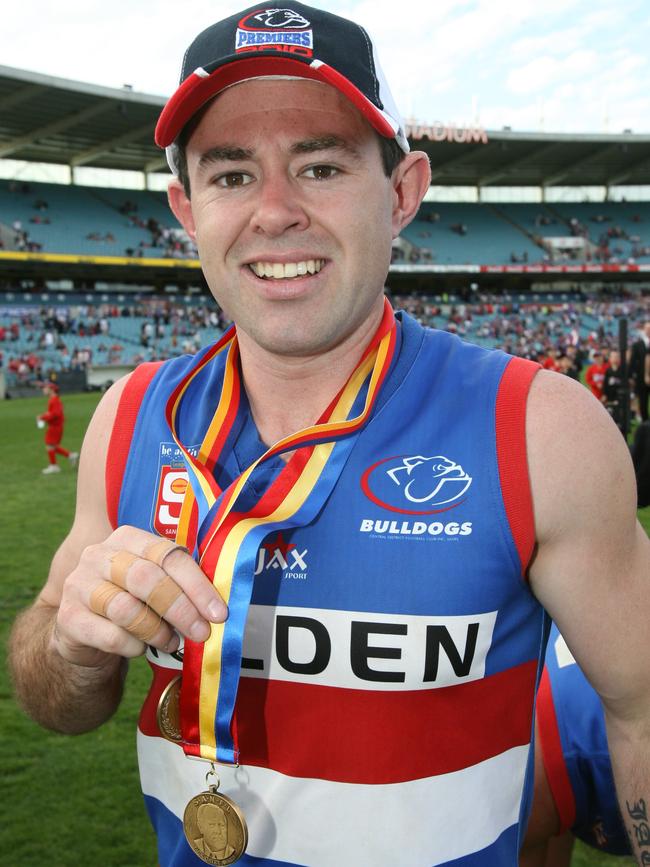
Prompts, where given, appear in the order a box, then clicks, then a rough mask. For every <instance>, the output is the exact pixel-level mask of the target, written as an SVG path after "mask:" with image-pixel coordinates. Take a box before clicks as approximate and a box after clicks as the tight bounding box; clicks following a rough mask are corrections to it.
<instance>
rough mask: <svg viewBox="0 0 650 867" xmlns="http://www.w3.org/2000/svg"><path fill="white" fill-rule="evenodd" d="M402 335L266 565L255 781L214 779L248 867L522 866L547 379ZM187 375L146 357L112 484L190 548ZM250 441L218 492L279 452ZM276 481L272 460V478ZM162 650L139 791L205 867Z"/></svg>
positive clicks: (536, 654) (240, 440) (163, 835)
mask: <svg viewBox="0 0 650 867" xmlns="http://www.w3.org/2000/svg"><path fill="white" fill-rule="evenodd" d="M399 330H400V347H399V353H398V357H397V359H396V361H395V362H394V363H393V366H392V368H391V370H390V372H389V374H388V377H387V380H386V382H385V385H384V387H383V390H382V392H381V394H380V397H379V399H378V403H377V406H376V408H375V410H374V412H373V415H372V418H371V419H370V421H369V422H368V423H367V425H366V426H365V427H364V428H363V430H362V431H361V433H360V434H359V435H358V437H357V439H356V442H355V444H354V447H353V449H352V450H351V453H350V455H349V458H348V459H347V462H346V464H345V466H344V468H343V470H342V472H341V475H340V477H339V479H338V483H337V485H336V487H335V488H334V490H333V491H332V493H331V495H330V496H329V497H328V498H327V501H326V502H325V503H324V504H323V506H322V508H321V510H320V512H319V513H318V515H317V517H316V518H315V519H314V520H312V521H311V522H310V523H309V524H308V525H307V526H299V527H296V528H294V529H291V530H290V531H287V532H283V531H280V532H276V531H274V532H273V533H272V534H270V535H269V537H267V538H266V539H265V540H264V542H263V544H262V545H261V546H260V548H259V551H258V553H257V559H256V562H255V581H254V587H253V595H252V602H251V606H250V609H249V613H248V619H247V624H246V633H245V638H244V648H243V653H242V659H241V679H240V681H239V690H238V693H237V703H236V707H235V715H234V720H233V729H234V730H235V731H236V737H237V742H238V745H239V752H240V761H241V765H242V767H240V768H239V769H238V770H233V769H231V768H228V767H223V768H221V767H220V768H219V774H220V778H221V791H222V792H223V793H224V794H226V795H228V796H230V797H231V798H232V799H233V800H234V801H236V802H237V803H238V804H239V806H240V807H241V809H242V810H243V812H244V814H245V815H246V817H247V821H248V825H249V845H248V850H247V853H246V855H245V856H244V857H243V858H242V859H241V862H240V863H242V864H267V865H297V864H307V865H311V867H331V865H332V864H337V865H350V867H352V865H354V867H360V865H369V867H370V865H372V867H381V865H386V867H388V865H390V867H393V865H395V864H412V865H434V864H435V865H449V867H451V865H455V867H470V865H471V867H477V865H486V867H487V865H489V867H497V865H512V867H515V865H516V864H517V858H518V850H519V844H520V836H521V833H522V827H524V826H525V819H526V816H527V812H528V808H529V800H530V797H531V785H530V783H531V772H532V763H531V741H532V731H533V713H534V701H535V693H536V689H537V684H538V680H539V675H540V672H541V658H540V657H541V655H542V654H543V648H544V643H545V638H546V632H547V618H546V616H545V614H544V612H543V610H542V608H541V607H540V605H539V604H538V603H537V601H536V600H535V598H534V597H533V596H532V594H531V592H530V589H529V587H528V584H527V581H526V577H525V572H526V567H527V565H528V562H529V559H530V556H531V553H532V550H533V545H534V530H533V517H532V516H533V513H532V503H531V499H530V487H529V483H528V474H527V464H526V446H525V407H526V398H527V393H528V389H529V386H530V382H531V381H532V378H533V376H534V375H535V373H536V371H537V369H538V367H537V366H536V365H533V364H531V363H530V362H526V361H523V360H521V359H513V358H511V357H510V356H507V355H505V354H503V353H500V352H488V351H485V350H483V349H480V348H478V347H475V346H471V345H469V344H465V343H463V342H462V341H461V340H459V339H458V338H456V337H454V336H452V335H449V334H447V333H444V332H434V331H430V330H428V329H423V328H421V327H420V326H419V325H418V324H417V323H415V322H414V321H413V320H411V319H409V318H408V317H407V316H402V317H401V319H400V325H399ZM192 363H193V359H190V358H180V359H175V360H173V361H170V362H167V363H165V364H163V365H161V366H157V367H149V366H143V367H142V368H139V369H138V370H137V371H136V373H135V374H134V375H133V377H132V381H131V383H130V385H129V387H128V388H127V389H126V390H125V393H124V396H123V399H122V404H121V406H120V410H119V416H118V417H119V419H120V423H119V424H118V425H117V426H116V428H115V431H114V435H113V439H112V442H111V448H110V451H109V461H108V474H107V489H108V503H109V513H110V514H111V515H112V518H113V521H114V523H115V524H116V525H117V524H132V525H135V526H139V527H141V528H143V529H145V530H148V531H150V532H156V533H158V534H160V535H162V536H168V537H170V538H173V537H174V534H175V529H176V526H177V524H178V518H179V514H180V508H181V503H182V499H183V493H184V490H185V486H186V484H187V472H186V470H185V466H184V463H183V460H182V456H181V454H180V450H179V449H178V448H177V446H176V445H175V443H174V441H173V438H172V436H171V433H170V431H169V429H168V427H167V425H166V423H165V420H164V407H165V404H166V402H167V399H168V397H169V394H170V393H171V391H172V390H173V388H174V387H175V386H176V385H177V384H178V383H179V382H180V381H181V379H182V378H183V376H184V375H185V373H186V372H187V370H188V368H189V366H190V365H191V364H192ZM201 375H202V376H203V387H202V390H201V392H200V395H199V396H198V397H197V398H196V399H195V400H194V402H193V403H192V405H191V406H188V407H186V408H185V410H184V411H185V416H184V430H185V431H186V432H187V433H186V442H185V443H184V445H185V446H186V447H187V448H188V449H190V450H191V449H192V448H193V447H198V446H199V445H200V443H201V441H202V439H203V435H204V433H205V430H206V427H207V425H208V424H209V422H210V420H211V418H212V414H213V412H214V408H215V405H216V402H217V400H218V396H219V393H220V388H221V378H222V375H223V366H222V364H221V362H220V361H219V360H218V359H215V363H214V364H212V363H211V364H210V365H208V366H207V368H206V369H205V371H204V372H203V373H202V374H201ZM233 437H234V439H233V447H232V450H231V451H230V452H229V453H228V454H227V455H224V457H223V460H222V461H220V463H219V465H218V466H217V467H215V473H216V474H218V475H219V484H220V485H221V486H222V487H223V486H224V485H225V484H227V483H228V482H229V481H230V480H232V479H233V478H235V477H236V476H237V475H239V474H240V473H241V472H242V471H243V470H244V469H245V467H246V466H247V465H248V464H249V463H250V462H251V461H252V460H254V459H255V458H257V457H259V455H260V454H261V453H262V452H263V451H264V450H265V446H264V445H263V444H262V443H261V442H260V439H259V437H258V434H257V430H256V428H255V425H254V423H253V421H252V417H251V416H250V413H244V414H243V417H242V422H241V425H240V429H239V430H238V431H236V432H234V434H233ZM276 460H280V459H279V458H278V459H276ZM277 470H278V467H277V466H275V465H274V464H273V460H271V461H269V462H268V478H269V480H271V479H273V478H274V477H275V474H276V473H277ZM120 480H121V484H120ZM258 484H259V485H260V494H261V493H263V490H264V486H265V481H264V479H262V480H261V481H259V480H258ZM148 659H149V662H150V664H151V667H152V670H153V682H152V687H151V691H150V693H149V696H148V697H147V699H146V701H145V704H144V707H143V710H142V713H141V716H140V721H139V732H138V749H139V759H140V769H141V779H142V787H143V792H144V795H145V799H146V803H147V807H148V809H149V812H150V815H151V818H152V821H153V823H154V826H155V828H156V832H157V835H158V840H159V859H160V863H161V865H162V867H172V865H173V867H180V865H195V864H199V863H200V862H199V861H198V859H197V857H196V856H195V855H194V854H193V853H192V852H191V850H190V848H189V846H188V844H187V842H186V841H185V838H184V835H183V831H182V825H181V818H182V815H183V810H184V807H185V805H186V803H187V802H188V801H189V800H190V799H191V798H192V797H194V796H195V795H196V794H198V793H199V792H200V791H202V790H204V789H205V771H206V766H204V764H203V763H201V762H197V761H193V760H190V759H188V758H186V756H185V755H184V753H183V750H182V749H181V748H180V747H179V746H178V745H176V744H174V743H171V742H169V741H166V740H165V739H164V738H162V737H161V734H160V731H159V730H158V726H157V723H156V708H157V705H158V700H159V697H160V694H161V692H162V690H163V689H164V687H165V686H166V684H167V683H169V681H170V680H171V679H172V678H173V677H175V676H176V675H177V674H179V673H180V672H181V670H182V651H180V652H178V653H176V654H173V655H168V654H164V653H161V652H158V651H156V652H152V651H150V652H149V653H148Z"/></svg>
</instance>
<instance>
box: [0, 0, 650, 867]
mask: <svg viewBox="0 0 650 867" xmlns="http://www.w3.org/2000/svg"><path fill="white" fill-rule="evenodd" d="M156 139H157V142H158V144H159V145H160V146H161V147H165V148H166V149H167V154H168V158H169V162H170V165H171V167H172V169H173V171H174V173H175V175H176V177H175V179H174V180H172V182H171V183H170V187H169V201H170V204H171V207H172V210H173V211H174V213H175V214H176V216H177V217H178V219H179V221H180V222H181V223H182V225H183V226H184V227H185V229H186V231H187V232H188V234H189V235H190V237H191V238H192V239H193V240H194V241H195V242H196V244H197V247H198V250H199V254H200V257H201V261H202V265H203V269H204V273H205V276H206V280H207V282H208V284H209V286H210V289H211V291H212V293H213V294H214V296H215V298H216V299H217V301H218V302H219V304H220V305H221V306H222V307H223V308H224V310H225V311H226V312H227V313H228V314H229V315H230V316H231V317H232V319H233V321H234V323H235V325H234V326H233V328H232V329H231V330H230V331H228V332H227V333H226V334H225V335H224V337H223V338H222V339H221V340H220V341H219V342H218V343H217V344H216V345H214V346H212V347H207V348H206V349H205V350H203V351H201V352H200V353H198V355H197V356H193V357H183V358H179V359H174V360H172V361H170V362H167V363H165V364H163V365H161V366H148V365H143V366H141V367H139V368H138V369H137V370H136V371H135V372H134V373H133V374H132V375H131V376H130V377H129V378H128V379H126V380H125V381H123V382H121V383H119V384H117V385H116V386H115V387H114V388H113V389H111V390H110V391H109V392H108V393H107V395H106V397H105V398H104V400H103V401H102V403H101V404H100V407H99V408H98V410H97V413H96V415H95V417H94V419H93V421H92V422H91V425H90V428H89V430H88V434H87V436H86V441H85V444H84V449H83V455H82V460H81V467H80V482H79V494H78V509H77V515H76V518H75V523H74V526H73V528H72V530H71V532H70V534H69V536H68V537H67V539H66V540H65V541H64V542H63V544H62V546H61V548H60V549H59V551H58V552H57V554H56V556H55V558H54V562H53V564H52V568H51V572H50V575H49V578H48V580H47V583H46V585H45V587H44V589H43V591H42V592H41V594H40V595H39V598H38V600H37V601H36V602H35V604H34V605H33V606H32V607H31V608H30V609H29V610H28V611H27V612H25V613H24V614H23V615H22V617H21V618H20V619H19V621H18V622H17V624H16V627H15V630H14V634H13V641H12V666H13V671H14V677H15V682H16V686H17V691H18V695H19V697H20V698H21V700H22V702H23V703H24V705H25V707H26V708H27V709H28V710H29V712H30V713H32V715H33V716H34V717H35V718H37V719H38V720H39V721H40V722H41V723H42V724H44V725H46V726H50V727H52V728H56V729H59V730H62V731H68V732H77V731H85V730H87V729H89V728H91V727H93V726H96V725H99V724H100V723H101V722H103V721H104V720H105V719H106V718H107V717H108V716H110V714H111V713H112V712H113V711H114V710H115V708H116V707H117V705H118V703H119V700H120V695H121V686H122V680H123V676H124V671H125V660H126V659H127V658H129V657H133V656H137V655H138V654H141V653H143V652H145V651H146V652H147V656H148V659H149V661H150V663H151V667H152V670H153V681H152V686H151V691H150V693H149V696H148V697H147V700H146V701H145V704H144V707H143V710H142V714H141V717H140V722H139V733H138V750H139V758H140V767H141V778H142V787H143V792H144V795H145V799H146V803H147V807H148V809H149V812H150V815H151V818H152V821H153V824H154V826H155V828H156V831H157V834H158V839H159V861H160V864H161V865H163V867H167V865H174V867H178V865H193V864H196V863H198V862H197V858H200V859H203V860H206V859H207V856H206V853H205V852H204V851H202V849H201V847H200V846H199V845H198V844H197V842H196V841H197V840H198V839H199V838H200V837H201V831H200V829H199V827H198V819H197V817H198V815H199V810H201V808H202V807H203V806H204V805H212V806H214V807H215V808H218V809H219V810H220V811H221V813H222V814H223V816H225V817H226V819H227V822H228V843H229V846H232V847H233V852H232V853H231V854H230V855H229V856H228V859H226V860H217V861H215V860H213V861H209V862H208V863H224V864H225V863H232V862H233V861H234V860H236V859H237V858H241V859H242V861H243V863H251V864H252V863H255V864H268V865H272V864H276V865H277V864H286V865H291V864H303V865H313V867H331V865H333V864H337V865H338V864H340V865H355V867H358V865H367V867H378V865H386V867H388V865H390V867H393V865H396V864H400V865H433V864H449V865H452V864H453V865H456V867H461V865H467V867H469V865H472V867H475V865H478V864H483V865H486V867H495V865H497V867H498V865H515V864H516V863H517V855H518V850H519V845H520V840H521V837H522V833H523V826H524V824H525V820H526V816H527V813H528V809H529V802H530V797H531V740H532V730H533V709H534V699H535V692H536V688H537V683H538V679H539V672H540V670H541V659H542V656H543V649H544V644H545V639H546V633H547V616H546V614H545V611H544V608H546V609H548V611H549V612H550V613H551V614H552V615H553V617H554V618H555V619H556V621H557V622H558V624H559V625H560V627H561V629H562V632H563V634H564V636H565V638H566V640H567V642H568V644H569V646H570V647H571V649H572V651H573V653H574V655H575V657H576V659H578V661H579V662H580V663H581V665H582V668H583V670H584V671H585V672H586V674H587V675H588V677H589V678H590V679H591V682H592V683H593V685H594V686H595V688H596V689H597V690H598V691H599V693H600V695H601V697H602V700H603V703H604V707H605V710H606V714H607V721H608V727H609V737H610V745H611V752H612V759H613V764H614V769H615V773H616V776H617V782H618V785H619V787H620V796H621V800H622V804H623V807H624V809H626V810H627V819H628V825H629V828H630V831H631V833H637V835H638V840H639V845H640V847H641V848H640V849H639V853H640V854H639V858H640V859H641V858H643V857H646V856H647V858H650V841H649V842H648V844H647V846H646V844H645V842H644V838H643V830H641V831H639V830H638V829H639V828H641V829H642V828H643V827H644V822H645V821H646V818H647V817H646V818H644V811H645V803H646V802H648V801H649V798H650V787H649V781H648V767H647V764H648V759H647V757H648V755H649V752H648V720H649V703H650V689H649V688H648V687H649V686H650V676H649V673H648V666H647V660H648V659H649V658H650V633H649V631H648V630H647V627H646V622H647V612H648V601H647V600H648V589H649V585H650V582H649V576H648V561H649V558H648V540H647V537H646V536H645V535H644V534H643V532H642V530H641V529H640V527H638V525H637V523H636V520H635V495H634V475H633V471H632V467H631V464H630V460H629V456H628V454H627V450H626V448H625V445H624V443H623V442H622V440H621V437H620V434H619V433H618V431H617V430H616V428H615V427H614V426H613V425H612V423H611V420H610V419H609V417H608V415H607V413H606V412H605V410H604V409H603V408H602V407H601V406H599V405H598V404H595V402H594V401H593V399H592V398H591V396H590V395H589V394H588V393H586V392H585V391H584V389H582V387H581V386H579V385H578V384H577V383H575V382H572V381H570V380H568V379H567V378H564V377H561V376H556V375H554V374H551V373H548V372H545V371H539V368H538V366H537V365H534V364H532V363H530V362H526V361H523V360H520V359H514V358H511V357H509V356H507V355H505V354H503V353H499V352H486V351H484V350H482V349H479V348H478V347H474V346H470V345H469V344H464V343H463V342H462V341H460V340H458V339H457V338H455V337H453V336H452V335H449V334H447V333H440V332H435V331H431V330H428V329H423V328H421V327H420V326H419V325H418V324H417V323H416V322H414V321H413V320H411V319H410V318H409V317H407V316H404V315H397V316H395V315H394V314H393V311H392V310H391V308H390V306H389V305H388V303H387V301H386V300H385V298H384V291H383V290H384V281H385V279H386V275H387V272H388V267H389V263H390V249H391V242H392V240H393V239H394V238H395V237H396V236H397V235H398V234H399V232H400V231H401V229H402V228H403V227H404V226H405V225H407V223H408V222H409V221H410V220H411V219H412V218H413V217H414V215H415V214H416V212H417V209H418V207H419V204H420V202H421V200H422V197H423V196H424V194H425V192H426V190H427V187H428V184H429V178H430V174H429V166H428V163H427V160H426V156H425V155H424V154H422V153H418V152H410V150H409V146H408V142H407V141H406V138H405V135H404V130H403V126H402V123H401V120H400V118H399V114H398V112H397V110H396V108H395V106H394V104H393V100H392V98H391V97H390V94H389V92H388V88H387V86H386V82H385V80H384V78H383V75H382V73H381V69H380V67H379V65H378V62H377V58H376V54H375V51H374V47H373V45H372V42H371V40H370V38H369V36H368V34H367V33H366V32H365V30H363V29H362V28H361V27H359V26H358V25H356V24H353V23H352V22H350V21H347V20H345V19H342V18H338V17H336V16H333V15H331V14H329V13H327V12H323V11H322V10H318V9H313V8H310V7H307V6H304V5H302V4H299V3H294V4H292V5H291V6H290V7H287V8H282V9H280V8H277V7H272V8H271V7H269V8H265V7H263V6H262V7H259V6H258V7H253V8H251V9H249V10H245V11H243V12H241V13H238V14H237V15H234V16H232V17H231V18H228V19H225V20H224V21H220V22H218V23H217V24H215V25H213V26H212V27H210V28H208V29H207V30H206V31H204V32H203V33H201V34H200V35H199V36H198V37H197V38H196V40H195V41H194V42H193V43H192V45H191V46H190V48H189V49H188V51H187V53H186V55H185V59H184V63H183V70H182V73H181V84H180V86H179V88H178V90H177V91H176V93H175V94H174V95H173V96H172V97H171V99H170V100H169V102H168V104H167V106H166V107H165V109H164V110H163V112H162V115H161V118H160V121H159V123H158V127H157V132H156ZM594 404H595V405H594ZM111 432H112V433H111ZM605 499H606V501H607V510H606V512H605V513H604V512H603V509H602V507H601V503H602V502H603V501H604V500H605ZM161 536H162V537H163V538H162V539H161V538H160V537H161ZM196 759H201V760H203V763H202V762H201V761H196ZM205 763H207V764H205ZM210 763H212V764H210ZM206 770H207V771H208V774H207V788H206V782H205V779H206ZM213 773H214V774H215V775H216V776H213ZM210 780H213V782H212V784H210ZM213 812H215V811H213ZM204 813H205V810H202V812H201V815H203V814H204ZM388 827H390V828H391V833H390V834H389V835H387V834H386V828H388ZM635 829H637V830H636V831H635ZM647 858H646V860H647Z"/></svg>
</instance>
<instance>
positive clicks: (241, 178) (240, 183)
mask: <svg viewBox="0 0 650 867" xmlns="http://www.w3.org/2000/svg"><path fill="white" fill-rule="evenodd" d="M251 180H252V178H251V176H250V175H247V174H246V173H245V172H228V173H227V174H225V175H219V177H218V178H216V181H215V182H216V184H217V186H218V187H244V186H246V184H250V182H251Z"/></svg>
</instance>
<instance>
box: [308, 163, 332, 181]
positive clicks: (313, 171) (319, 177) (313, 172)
mask: <svg viewBox="0 0 650 867" xmlns="http://www.w3.org/2000/svg"><path fill="white" fill-rule="evenodd" d="M338 173H339V170H338V169H335V168H334V166H310V167H309V168H308V169H305V174H306V175H307V176H308V177H311V178H314V180H316V181H327V180H329V179H330V178H333V177H334V175H337V174H338Z"/></svg>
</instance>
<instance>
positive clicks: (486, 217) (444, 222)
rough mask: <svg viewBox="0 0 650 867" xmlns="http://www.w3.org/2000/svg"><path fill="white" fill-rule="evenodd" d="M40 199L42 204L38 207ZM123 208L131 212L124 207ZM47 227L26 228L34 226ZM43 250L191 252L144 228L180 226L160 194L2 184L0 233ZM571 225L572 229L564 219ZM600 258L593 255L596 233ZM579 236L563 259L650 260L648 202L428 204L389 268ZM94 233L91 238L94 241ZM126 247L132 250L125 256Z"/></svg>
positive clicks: (512, 259)
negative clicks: (602, 246)
mask: <svg viewBox="0 0 650 867" xmlns="http://www.w3.org/2000/svg"><path fill="white" fill-rule="evenodd" d="M38 202H45V203H47V207H43V208H42V209H40V210H39V208H38V207H36V205H37V203H38ZM127 203H128V205H129V207H125V205H126V204H127ZM34 219H36V220H40V221H45V220H49V222H36V223H34V222H32V220H34ZM17 220H18V221H19V222H20V224H21V225H22V229H23V231H26V232H27V233H28V238H29V240H30V241H31V242H33V243H35V244H37V245H39V246H40V248H42V250H43V252H46V253H72V254H77V255H90V256H124V255H142V256H146V257H151V258H160V257H163V256H169V255H173V256H180V257H182V256H184V255H193V254H192V253H191V252H183V251H182V250H175V251H173V252H170V247H169V245H166V244H165V242H164V240H160V238H158V243H157V244H156V245H154V240H155V239H156V238H157V237H158V235H157V233H156V232H155V231H154V230H152V229H151V228H147V224H148V223H149V221H154V223H153V225H154V227H155V226H156V225H157V226H159V227H160V228H161V229H162V230H171V229H174V230H178V226H177V224H176V221H175V219H174V218H173V216H172V214H171V212H170V210H169V208H168V205H167V201H166V196H165V194H164V193H158V192H151V191H146V190H119V189H106V188H97V187H79V186H64V185H60V184H41V183H33V182H30V183H29V184H28V185H27V191H23V185H22V184H20V183H15V182H9V181H0V228H1V229H2V233H1V237H5V238H7V237H12V236H13V234H15V233H14V232H13V231H12V226H13V225H14V223H15V222H16V221H17ZM572 221H573V223H572ZM608 232H609V233H610V234H612V235H614V237H611V238H609V240H608V246H607V250H606V252H603V253H602V254H597V252H596V246H597V244H598V241H599V239H601V236H603V235H607V233H608ZM572 234H587V235H588V238H589V241H590V242H591V243H590V245H588V250H586V251H583V252H582V253H579V254H577V255H576V256H575V258H572V259H571V261H577V262H583V261H597V260H599V261H604V262H608V261H611V262H629V261H632V260H633V261H638V262H650V203H636V202H635V203H625V202H601V203H591V204H576V203H564V204H557V203H555V204H548V203H546V204H511V203H508V204H486V203H482V204H466V203H465V204H454V203H449V202H435V203H433V202H426V203H424V204H423V205H422V207H421V209H420V211H419V213H418V215H417V218H416V219H415V220H414V221H413V222H412V223H411V224H410V225H409V226H408V227H407V228H406V229H404V231H403V232H402V237H403V239H404V241H405V242H406V243H405V244H402V249H401V250H399V251H397V252H396V261H397V262H400V261H402V262H406V263H411V264H414V263H419V264H425V265H426V264H427V263H432V264H436V265H447V266H449V265H455V266H463V265H506V264H515V263H520V264H536V263H541V262H548V261H550V255H549V252H548V251H547V250H546V249H545V248H544V246H543V240H544V239H547V238H552V237H569V236H571V235H572ZM93 236H95V237H93ZM127 251H131V253H127Z"/></svg>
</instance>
